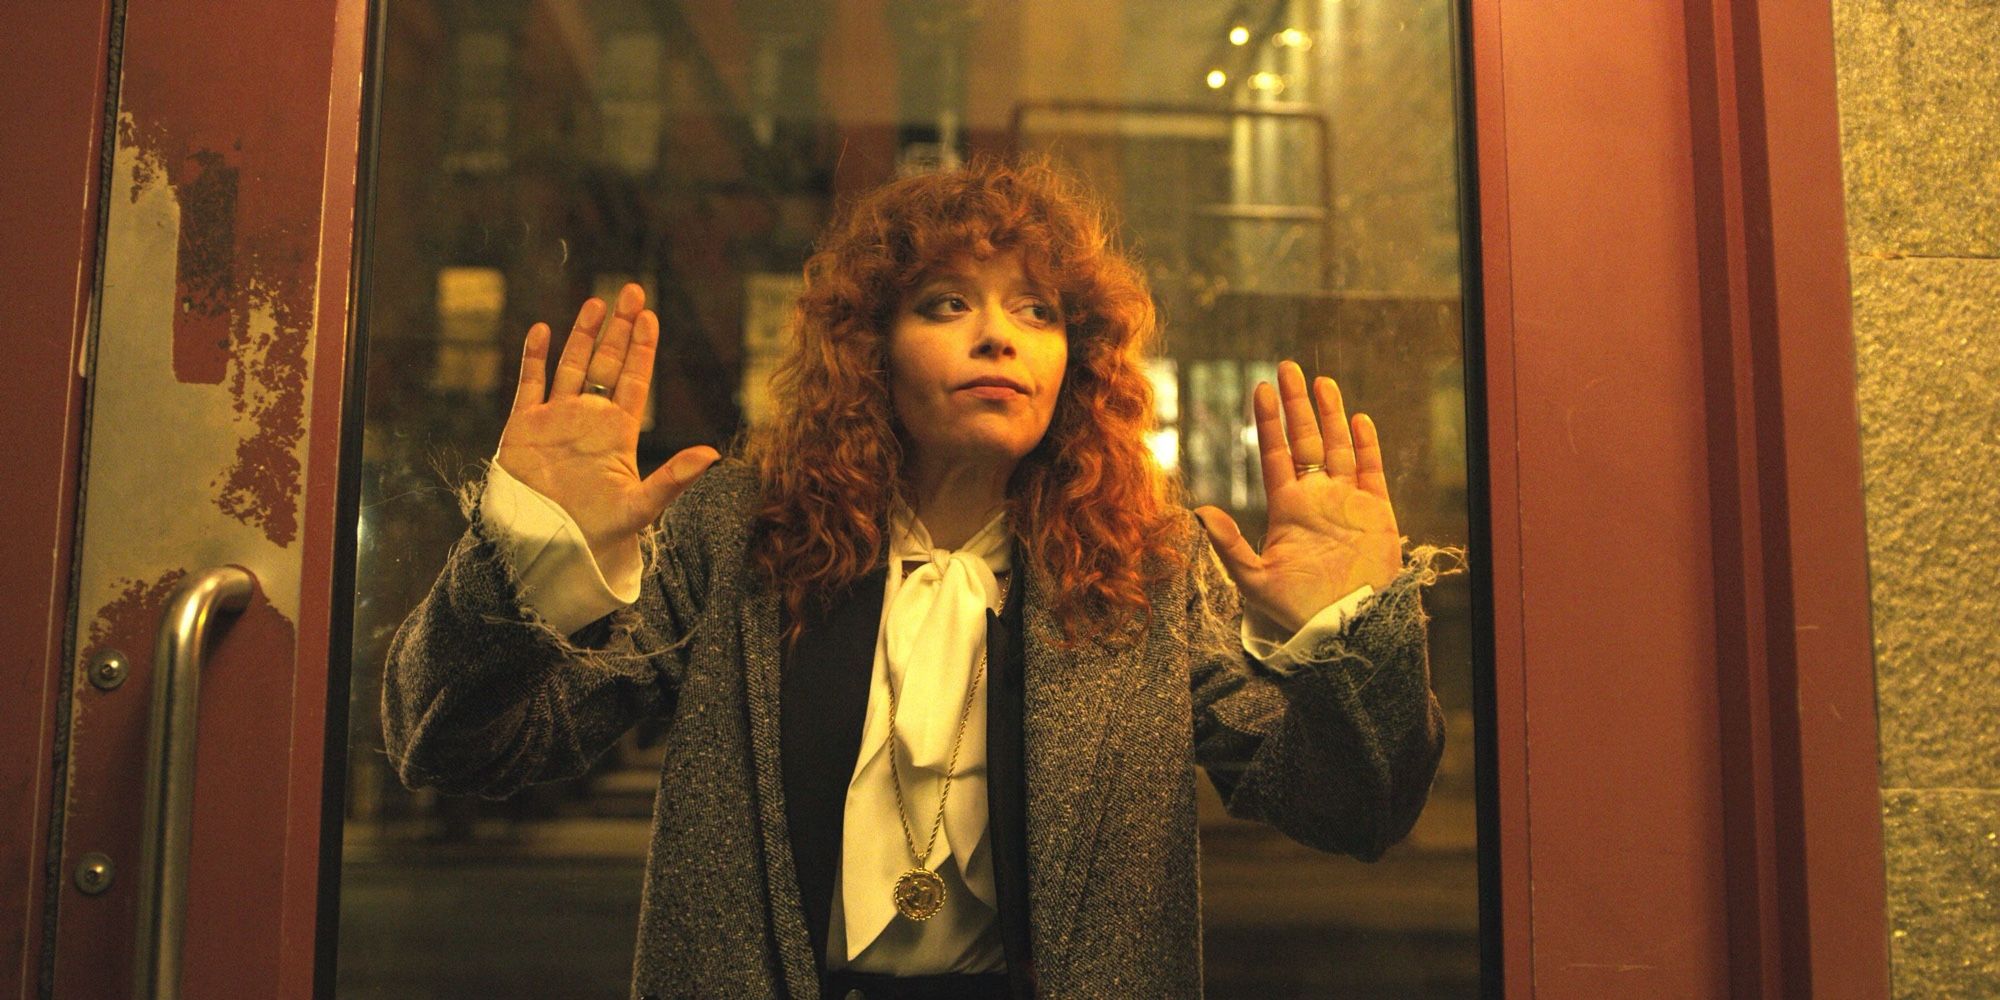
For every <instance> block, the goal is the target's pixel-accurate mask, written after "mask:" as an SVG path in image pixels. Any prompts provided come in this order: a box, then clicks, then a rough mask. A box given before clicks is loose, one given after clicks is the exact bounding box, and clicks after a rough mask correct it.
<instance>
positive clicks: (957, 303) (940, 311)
mask: <svg viewBox="0 0 2000 1000" xmlns="http://www.w3.org/2000/svg"><path fill="white" fill-rule="evenodd" d="M971 309H972V306H971V305H970V304H968V303H967V302H966V301H965V296H963V295H957V294H949V295H940V296H938V297H936V298H934V299H932V300H931V302H930V305H928V306H925V307H924V312H926V313H928V314H930V315H933V316H950V315H954V314H957V313H962V312H968V311H970V310H971Z"/></svg>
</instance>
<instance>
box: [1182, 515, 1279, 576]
mask: <svg viewBox="0 0 2000 1000" xmlns="http://www.w3.org/2000/svg"><path fill="white" fill-rule="evenodd" d="M1194 516H1195V517H1197V518H1200V519H1201V526H1202V527H1203V528H1205V529H1207V531H1208V541H1209V543H1210V544H1211V545H1213V546H1215V554H1216V556H1217V557H1218V558H1220V559H1221V560H1222V568H1223V569H1224V570H1226V571H1227V572H1228V573H1229V576H1230V578H1231V579H1234V580H1236V581H1237V583H1238V584H1239V585H1241V583H1242V582H1243V580H1244V579H1245V578H1247V577H1249V576H1252V575H1254V574H1256V573H1258V572H1260V571H1261V570H1262V569H1263V568H1264V559H1263V557H1262V556H1259V555H1258V554H1257V550H1256V549H1254V548H1251V547H1250V540H1249V539H1247V538H1244V537H1243V529H1242V528H1239V527H1237V526H1236V519H1235V518H1233V517H1230V516H1229V512H1227V511H1225V510H1223V509H1222V508H1220V507H1201V508H1197V509H1196V510H1195V512H1194Z"/></svg>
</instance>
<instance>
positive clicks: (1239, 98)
mask: <svg viewBox="0 0 2000 1000" xmlns="http://www.w3.org/2000/svg"><path fill="white" fill-rule="evenodd" d="M384 12H385V13H384V16H385V17H386V18H387V26H386V48H385V50H384V52H383V75H382V79H381V80H380V86H381V88H382V90H381V95H380V100H379V101H378V107H379V108H380V109H381V110H380V112H379V113H380V115H381V120H380V136H381V138H380V149H379V155H380V166H379V168H378V174H377V180H376V184H375V187H374V189H373V190H372V191H371V192H370V196H371V197H372V198H373V212H374V220H375V223H374V231H373V243H372V245H371V247H370V258H369V260H370V264H369V270H368V274H367V281H368V289H369V296H368V303H367V312H366V315H365V322H366V324H367V340H366V342H367V346H368V355H367V360H366V373H367V375H366V377H367V385H366V398H367V407H366V412H365V414H364V420H365V430H364V455H363V474H362V479H363V483H362V498H361V510H362V515H361V523H360V524H359V525H358V530H359V532H360V547H359V565H358V567H357V581H358V586H357V594H356V605H355V634H354V642H353V651H354V661H353V664H352V683H351V689H350V697H351V707H350V716H349V717H350V734H351V744H350V751H349V758H348V789H347V812H346V821H347V822H346V832H345V848H344V850H345V855H344V859H343V869H342V883H341V887H342V898H341V924H340V955H339V965H338V968H339V977H338V979H339V995H341V996H353V997H403V996H408V997H421V996H454V997H455V996H475V995H494V996H512V995H538V996H617V995H622V993H623V991H624V990H625V989H626V987H627V985H628V976H629V972H630V961H631V955H632V937H633V932H634V927H635V922H636V917H637V912H638V892H639V886H640V879H641V866H642V863H643V859H644V852H645V848H646V843H647V838H648V830H649V821H650V817H651V809H652V795H653V787H654V783H655V781H656V780H657V773H658V771H657V768H658V764H659V759H660V758H659V750H658V737H659V734H660V731H661V728H662V727H661V725H659V724H651V725H647V726H641V727H639V728H638V729H636V730H634V731H633V732H631V733H628V734H627V735H626V736H625V738H624V739H623V740H622V742H621V743H620V744H619V745H618V746H617V747H616V748H615V749H614V750H613V751H612V752H611V753H609V754H607V755H606V756H605V757H604V758H603V759H602V760H600V761H599V762H598V764H597V766H596V768H595V769H594V770H593V772H592V773H591V774H590V775H588V776H587V777H585V778H582V779H578V780H576V781H572V782H563V783H556V784H550V785H543V786H537V787H534V788H531V789H529V790H528V791H526V792H524V793H522V794H520V795H517V796H515V797H514V798H511V799H508V800H505V801H499V802H493V801H485V800H481V799H477V798H462V797H452V796H440V795H437V794H435V793H431V792H410V791H407V790H405V789H403V788H402V787H401V785H400V784H399V783H398V782H397V781H396V779H395V777H394V775H393V774H392V773H391V772H390V771H389V770H388V767H387V765H386V763H385V761H384V758H383V755H382V752H381V735H380V734H381V727H380V721H379V717H378V714H377V711H378V710H377V705H378V703H379V699H380V695H381V691H380V680H381V671H382V662H383V658H384V654H385V651H386V647H387V643H388V639H389V636H390V635H391V634H392V633H393V631H394V629H395V627H396V625H397V624H398V623H399V622H400V621H401V620H402V618H403V616H404V614H406V613H407V612H408V610H409V609H410V608H411V607H412V606H413V605H414V604H415V603H416V602H417V601H418V600H419V599H420V597H421V596H422V594H423V593H424V592H425V590H426V589H427V588H428V587H429V585H430V583H431V581H432V580H433V579H434V578H435V575H436V573H437V570H438V568H439V566H440V565H441V564H442V561H443V558H444V554H445V551H446V549H447V548H448V546H449V545H450V544H451V542H452V541H453V540H455V539H456V538H457V537H458V536H459V534H460V532H461V531H462V530H463V527H464V521H463V519H462V518H461V516H460V514H459V512H458V503H457V499H456V497H455V496H454V494H453V492H452V488H451V484H454V483H458V482H461V481H464V480H465V479H468V478H471V477H475V476H477V475H478V474H479V465H478V463H479V461H480V460H482V459H484V458H486V457H488V456H490V455H491V453H492V451H493V449H494V447H495V445H496V443H497V440H498V435H499V430H500V427H501V425H502V423H503V422H504V418H505V414H506V410H507V402H508V396H509V388H508V385H509V380H510V379H511V377H512V368H513V364H514V359H515V358H517V357H518V351H519V345H520V338H521V336H522V334H523V333H524V332H525V331H526V329H527V328H528V326H529V325H530V324H531V323H533V322H535V321H537V320H544V321H553V322H555V323H556V325H558V326H560V325H561V323H562V320H563V319H564V318H566V317H568V316H570V315H573V313H574V310H575V308H576V305H577V303H578V302H579V301H581V300H582V299H583V298H584V297H586V296H588V295H593V294H596V295H603V294H606V292H607V291H608V290H612V289H615V288H617V287H618V286H619V284H621V283H622V282H624V281H627V280H636V281H639V282H640V283H641V284H643V285H644V286H645V287H646V289H647V296H648V299H649V301H650V302H652V303H654V304H655V305H656V307H657V308H658V310H659V312H660V316H661V321H662V327H663V330H664V335H663V338H662V345H661V350H660V355H659V359H658V374H657V376H656V381H655V398H654V401H653V405H654V411H653V419H652V421H651V423H650V424H649V425H648V429H647V431H646V432H645V434H644V436H643V437H642V440H641V444H640V452H641V454H640V460H641V464H642V466H648V467H650V465H651V464H652V463H657V462H658V461H660V460H662V459H664V458H665V457H666V456H668V455H671V454H673V453H674V452H675V451H677V450H679V449H681V448H683V447H686V446H688V445H691V444H696V443H709V444H715V445H723V444H726V443H727V442H728V441H729V440H730V439H731V437H732V436H733V435H734V434H735V433H736V431H737V430H738V429H739V428H740V427H742V426H744V425H745V424H747V423H750V422H755V421H757V420H760V419H763V418H764V417H765V415H766V414H767V413H768V407H769V403H768V399H767V396H766V392H765V388H764V385H765V379H766V378H767V377H768V374H769V372H770V369H771V365H772V362H773V359H774V357H775V355H776V352H777V350H778V347H779V344H780V343H781V340H782V337H783V335H784V324H785V322H786V319H787V316H788V313H789V309H790V300H791V297H792V296H793V295H794V294H795V293H796V291H797V289H798V285H799V279H798V269H799V267H800V265H801V264H802V263H803V262H804V259H805V256H806V254H807V252H808V250H809V248H810V245H811V241H812V239H813V237H814V235H815V233H816V231H817V229H818V227H819V225H820V223H821V222H822V221H823V220H824V219H825V218H826V217H827V215H828V214H829V210H830V207H831V206H832V204H833V203H834V200H835V199H837V198H838V197H840V196H841V195H842V194H845V193H848V192H854V191H859V190H863V189H866V188H869V187H872V186H874V185H875V184H878V183H880V182H881V181H883V180H885V179H887V178H889V177H892V176H894V175H896V174H897V173H899V172H904V171H911V170H922V169H929V168H932V167H935V166H937V165H940V164H944V165H949V164H951V163H955V162H958V161H960V160H962V159H963V158H964V157H966V156H969V155H971V154H972V153H975V152H980V151H1008V150H1016V151H1034V152H1045V153H1048V154H1050V155H1052V156H1054V157H1055V158H1057V159H1058V160H1061V161H1063V162H1065V163H1067V164H1069V165H1070V166H1071V167H1072V168H1074V169H1076V170H1077V171H1078V172H1080V173H1082V174H1083V175H1085V176H1086V177H1088V178H1089V179H1090V181H1091V182H1092V183H1093V185H1095V186H1096V187H1097V188H1098V189H1099V190H1100V191H1101V192H1103V193H1104V194H1105V196H1106V199H1107V200H1108V201H1109V202H1110V203H1111V204H1112V205H1114V206H1115V207H1116V209H1117V210H1118V212H1119V214H1120V216H1121V218H1122V221H1123V231H1124V233H1125V236H1126V238H1127V240H1128V242H1130V243H1131V244H1132V245H1133V246H1134V247H1135V248H1136V249H1137V251H1138V255H1139V256H1140V258H1141V259H1142V260H1143V261H1144V262H1145V263H1146V265H1147V267H1148V269H1149V277H1150V279H1151V281H1152V283H1153V289H1154V293H1155V296H1156V298H1157V299H1158V302H1159V305H1160V310H1161V315H1162V317H1163V320H1164V329H1165V356H1164V357H1163V358H1161V359H1160V360H1159V361H1158V362H1157V363H1156V365H1155V367H1154V369H1153V376H1154V379H1155V385H1156V387H1157V388H1158V390H1159V391H1158V392H1157V400H1158V406H1159V417H1160V420H1161V426H1162V431H1161V432H1160V434H1159V435H1158V437H1157V439H1156V440H1154V441H1153V442H1152V444H1153V447H1154V452H1155V454H1156V455H1158V457H1159V459H1160V461H1161V462H1162V463H1163V464H1165V465H1166V466H1168V467H1169V468H1172V469H1176V470H1178V472H1179V474H1180V475H1181V476H1182V477H1183V479H1184V481H1185V482H1186V483H1187V485H1188V487H1189V491H1190V493H1191V494H1192V495H1193V496H1194V497H1195V498H1197V500H1198V501H1204V502H1213V503H1217V504H1220V505H1222V506H1225V507H1228V508H1230V509H1231V511H1232V513H1233V514H1234V515H1235V516H1236V517H1237V519H1238V521H1239V522H1240V523H1241V524H1242V525H1243V527H1244V529H1245V531H1246V532H1248V533H1249V534H1250V535H1251V536H1252V537H1253V538H1254V537H1256V535H1257V534H1258V533H1259V532H1260V531H1261V526H1262V521H1263V514H1262V512H1261V510H1260V509H1259V506H1260V504H1261V500H1262V490H1261V487H1260V484H1259V480H1258V477H1257V471H1256V467H1255V462H1256V458H1255V452H1254V448H1253V447H1252V440H1253V439H1252V438H1251V437H1250V436H1249V434H1250V428H1249V421H1248V399H1249V389H1250V387H1251V386H1253V385H1254V384H1255V383H1256V381H1258V380H1259V379H1266V378H1271V377H1272V371H1273V368H1272V366H1273V363H1274V362H1275V360H1276V359H1278V358H1280V357H1285V356H1291V357H1296V358H1299V359H1300V360H1301V361H1302V362H1304V363H1305V364H1306V366H1307V369H1308V371H1309V372H1325V373H1328V374H1332V375H1334V376H1335V377H1337V378H1338V379H1339V380H1340V382H1341V385H1342V388H1343V391H1344V392H1345V394H1346V395H1347V397H1348V399H1349V400H1350V401H1351V405H1353V406H1354V407H1356V408H1358V409H1364V410H1366V411H1367V412H1369V413H1370V414H1371V415H1372V416H1374V417H1375V418H1376V420H1377V423H1378V424H1379V425H1380V427H1381V428H1382V433H1383V437H1384V447H1385V449H1386V451H1387V458H1386V462H1387V467H1388V470H1389V472H1390V474H1391V479H1392V482H1391V493H1392V496H1393V497H1394V498H1395V502H1396V508H1397V513H1398V516H1399V518H1400V520H1401V522H1402V525H1403V528H1404V531H1405V532H1406V533H1407V534H1408V535H1410V536H1411V537H1412V538H1413V539H1416V540H1420V541H1429V542H1436V543H1440V544H1447V543H1448V544H1461V545H1462V544H1464V543H1465V541H1466V538H1467V526H1466V473H1465V463H1466V450H1465V449H1466V442H1465V428H1464V419H1463V414H1464V398H1465V397H1464V376H1463V369H1462V365H1461V357H1460V336H1461V334H1460V329H1461V318H1462V305H1461V298H1460V291H1459V288H1460V285H1459V277H1460V276H1459V270H1458V268H1459V263H1458V261H1459V239H1460V220H1459V217H1458V200H1457V183H1458V178H1457V170H1458V163H1457V159H1456V157H1457V151H1456V149H1455V147H1454V128H1455V122H1454V113H1455V108H1456V103H1455V102H1456V97H1455V94H1454V91H1453V82H1452V75H1453V74H1452V66H1453V59H1454V55H1453V51H1454V38H1453V31H1454V24H1453V18H1452V13H1451V5H1450V4H1449V3H1448V2H1447V0H1262V2H1249V0H1238V2H1222V0H1195V2H1190V0H1094V2H1064V3H1058V2H1053V0H1022V2H1008V3H995V2H990V0H989V2H979V0H873V2H838V3H836V2H831V0H823V2H809V0H735V2H729V0H708V2H699V3H697V2H691V0H688V2H672V0H603V2H590V3H578V2H559V0H485V2H478V3H474V2H470V0H459V2H454V0H397V2H395V3H390V4H386V5H384ZM559 347H560V345H558V349H559ZM1465 588H1466V577H1465V576H1464V575H1459V576H1454V577H1448V578H1446V580H1445V581H1444V582H1442V583H1440V584H1439V585H1438V586H1437V587H1434V588H1432V589H1431V590H1430V591H1429V592H1428V598H1429V610H1430V612H1431V614H1432V616H1433V626H1432V627H1433V633H1432V648H1431V658H1432V669H1433V671H1434V677H1435V684H1436V687H1437V690H1438V696H1439V699H1440V701H1441V702H1442V703H1443V705H1444V708H1445V711H1446V715H1447V719H1448V733H1447V741H1448V742H1447V747H1446V756H1445V760H1444V763H1443V765H1442V767H1441V769H1440V773H1439V777H1438V781H1437V785H1436V787H1435V789H1434V790H1433V792H1432V795H1431V801H1430V805H1429V807H1428V808H1427V810H1426V812H1425V815H1424V818H1423V820H1422V821H1421V822H1420V823H1419V825H1418V827H1417V829H1416V831H1415V832H1414V833H1413V834H1412V835H1411V837H1410V838H1409V840H1408V841H1406V842H1405V843H1403V844H1402V845H1400V846H1398V847H1396V848H1395V849H1393V850H1392V851H1391V852H1390V853H1389V855H1388V856H1387V857H1386V858H1384V859H1383V860H1382V861H1381V862H1378V863H1376V864H1373V865H1365V864H1361V863H1359V862H1355V861H1352V860H1350V859H1346V858H1338V857H1331V856H1326V855H1321V854H1318V853H1316V852H1314V851H1312V850H1310V849H1308V848H1305V847H1302V846H1299V845H1297V844H1294V843H1292V842H1291V841H1289V840H1286V839H1285V838H1283V837H1282V836H1281V835H1279V834H1277V833H1275V832H1273V831H1270V830H1268V829H1266V828H1264V827H1261V826H1256V825H1253V824H1248V823H1242V822H1239V821H1235V820H1232V819H1230V818H1228V817H1227V816H1225V815H1224V814H1223V811H1222V809H1221V805H1220V802H1219V801H1218V800H1217V799H1216V798H1215V797H1214V795H1213V793H1212V791H1209V790H1207V787H1206V783H1204V792H1205V796H1206V797H1205V798H1204V800H1203V804H1202V838H1203V854H1204V863H1203V864H1204V866H1203V872H1202V889H1203V893H1204V899H1205V924H1206V938H1207V947H1206V949H1205V955H1206V964H1207V974H1208V990H1209V995H1211V996H1215V997H1281V996H1326V995H1340V996H1375V995H1380V996H1396V997H1422V996H1440V997H1442V996H1467V995H1471V994H1472V993H1473V992H1474V990H1475V989H1476V985H1477V975H1478V952H1477V903H1476V899H1477V896H1476V893H1477V888H1476V858H1475V837H1474V828H1475V822H1474V806H1473V799H1474V793H1473V778H1472V774H1473V764H1472V722H1471V694H1470V691H1471V673H1470V671H1471V652H1470V650H1471V637H1470V628H1469V624H1470V623H1469V611H1468V595H1467V592H1466V589H1465ZM552 915H556V916H557V918H556V919H551V916H552Z"/></svg>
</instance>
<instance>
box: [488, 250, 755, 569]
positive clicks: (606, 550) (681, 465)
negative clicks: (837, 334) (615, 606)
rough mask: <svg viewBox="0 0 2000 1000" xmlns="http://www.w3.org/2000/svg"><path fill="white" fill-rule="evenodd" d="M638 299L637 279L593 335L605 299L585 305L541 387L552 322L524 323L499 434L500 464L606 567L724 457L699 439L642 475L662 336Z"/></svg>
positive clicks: (627, 560) (623, 559)
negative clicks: (559, 514)
mask: <svg viewBox="0 0 2000 1000" xmlns="http://www.w3.org/2000/svg"><path fill="white" fill-rule="evenodd" d="M645 305H646V293H645V290H644V289H641V288H640V287H639V286H638V285H635V284H628V285H626V286H625V287H624V288H622V289H620V290H619V292H618V303H617V310H616V313H615V314H614V315H613V316H612V318H611V323H610V325H609V326H605V327H604V332H603V335H602V336H599V335H598V328H599V327H600V326H602V325H603V320H604V303H603V302H602V301H600V300H598V299H591V300H589V301H587V302H585V303H584V304H583V308H582V309H581V310H579V311H578V312H577V314H576V325H575V326H574V327H572V328H571V330H570V335H569V342H568V343H567V344H565V345H564V346H563V353H562V360H561V361H560V362H559V363H558V364H557V365H556V371H555V378H554V379H553V380H551V381H550V384H549V385H547V386H546V388H545V387H544V385H543V372H544V371H545V370H546V369H547V359H548V355H549V336H550V334H549V327H548V324H546V323H536V324H535V325H534V326H532V327H530V328H529V329H528V340H527V344H526V346H525V347H524V348H523V349H522V351H521V382H520V386H519V387H518V389H517V390H516V391H515V393H514V410H513V412H512V413H511V414H509V415H508V417H507V428H506V430H505V431H503V432H502V434H501V437H500V456H499V462H500V467H501V468H503V469H506V470H507V473H508V475H511V476H513V477H514V478H515V479H518V480H520V481H521V482H522V483H523V484H525V485H527V486H529V487H530V488H532V489H534V490H535V491H536V492H539V493H541V494H542V495H543V496H545V497H548V498H549V499H550V500H553V501H555V502H556V503H557V504H559V505H561V507H562V509H563V510H564V511H566V512H567V513H568V514H569V516H570V517H571V518H573V519H574V520H575V521H576V523H577V526H578V527H579V528H581V529H583V535H584V539H585V540H586V541H588V542H589V543H590V549H591V553H592V554H593V555H594V556H595V557H596V559H597V561H598V562H599V564H600V565H604V566H619V565H631V564H636V563H637V561H638V558H639V533H640V532H641V531H643V530H644V529H645V527H646V526H647V525H649V524H651V523H653V521H654V520H655V519H657V518H658V517H659V516H660V514H661V513H662V512H663V511H665V510H666V509H667V505H668V504H670V503H673V501H674V498H675V497H677V496H680V494H681V491H682V490H685V489H687V488H688V486H689V485H690V484H692V483H693V482H694V480H695V478H696V477H697V476H700V475H701V474H702V472H704V471H705V470H707V468H708V467H709V465H711V464H713V463H714V462H715V461H716V460H717V459H719V458H721V457H722V456H721V453H720V452H717V451H716V450H715V449H714V448H710V447H708V446H707V445H696V446H694V447H692V448H687V449H684V450H682V451H681V452H680V453H679V454H677V455H675V456H674V457H672V458H670V459H668V460H667V461H666V463H665V464H663V465H661V466H660V467H659V468H657V469H655V470H653V472H652V474H651V475H648V476H645V477H643V478H642V477H641V476H640V475H639V462H638V457H639V420H640V417H641V415H642V414H644V413H645V410H646V393H647V392H648V390H650V389H651V387H652V381H653V354H654V351H655V350H656V349H657V348H658V346H659V342H660V319H659V317H658V316H656V315H654V314H653V311H652V310H650V309H647V308H645ZM586 385H594V386H602V387H607V388H608V389H609V395H608V397H607V396H605V395H600V394H596V393H592V392H585V391H584V388H585V386H586Z"/></svg>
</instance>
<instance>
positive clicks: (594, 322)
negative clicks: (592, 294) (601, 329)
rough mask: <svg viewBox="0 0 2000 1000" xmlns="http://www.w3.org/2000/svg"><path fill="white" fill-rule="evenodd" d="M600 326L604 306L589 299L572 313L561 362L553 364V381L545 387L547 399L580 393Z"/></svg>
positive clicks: (598, 300)
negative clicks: (547, 388)
mask: <svg viewBox="0 0 2000 1000" xmlns="http://www.w3.org/2000/svg"><path fill="white" fill-rule="evenodd" d="M603 322H604V302H603V301H602V300H600V299H590V300H588V301H586V302H584V304H583V308H582V309H579V310H577V311H576V325H574V326H572V327H570V328H569V339H568V340H567V341H564V343H563V352H562V360H561V361H558V362H556V377H555V380H554V381H552V382H551V383H550V384H549V398H550V399H555V398H556V397H558V396H574V395H576V394H577V393H578V392H579V391H581V390H582V389H583V371H584V369H585V368H586V367H587V366H589V364H590V350H591V348H592V347H595V346H596V341H597V328H598V326H599V325H601V324H602V323H603Z"/></svg>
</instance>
